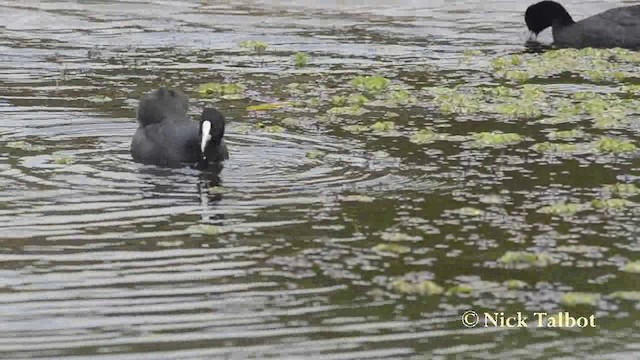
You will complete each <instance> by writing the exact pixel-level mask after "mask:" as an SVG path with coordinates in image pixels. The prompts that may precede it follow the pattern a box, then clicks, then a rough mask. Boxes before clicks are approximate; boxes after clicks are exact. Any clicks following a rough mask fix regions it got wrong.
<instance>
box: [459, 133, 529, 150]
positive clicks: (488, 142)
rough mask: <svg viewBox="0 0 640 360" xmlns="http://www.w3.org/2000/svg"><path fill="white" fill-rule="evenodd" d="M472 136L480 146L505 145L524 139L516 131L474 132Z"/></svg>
mask: <svg viewBox="0 0 640 360" xmlns="http://www.w3.org/2000/svg"><path fill="white" fill-rule="evenodd" d="M471 137H472V138H473V140H474V142H475V144H476V145H478V146H503V145H511V144H517V143H519V142H521V141H522V140H524V139H523V137H522V136H520V135H519V134H515V133H502V132H497V131H494V132H480V133H472V134H471Z"/></svg>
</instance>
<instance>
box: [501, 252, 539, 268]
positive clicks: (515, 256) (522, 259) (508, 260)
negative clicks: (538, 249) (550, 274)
mask: <svg viewBox="0 0 640 360" xmlns="http://www.w3.org/2000/svg"><path fill="white" fill-rule="evenodd" d="M498 262H501V263H503V264H505V265H529V266H546V265H549V264H550V263H551V257H550V256H549V255H548V254H546V253H531V252H526V251H507V252H506V253H505V254H504V255H502V256H501V257H500V258H499V259H498Z"/></svg>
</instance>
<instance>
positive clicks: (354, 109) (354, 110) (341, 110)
mask: <svg viewBox="0 0 640 360" xmlns="http://www.w3.org/2000/svg"><path fill="white" fill-rule="evenodd" d="M366 112H367V110H365V109H363V108H361V107H359V106H343V107H332V108H331V109H329V110H328V111H327V113H329V114H333V115H353V116H360V115H362V114H364V113H366Z"/></svg>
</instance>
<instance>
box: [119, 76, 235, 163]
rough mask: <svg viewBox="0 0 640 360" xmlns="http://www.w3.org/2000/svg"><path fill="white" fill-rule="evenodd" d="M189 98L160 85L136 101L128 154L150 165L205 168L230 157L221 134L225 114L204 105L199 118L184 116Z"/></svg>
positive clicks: (222, 132)
mask: <svg viewBox="0 0 640 360" xmlns="http://www.w3.org/2000/svg"><path fill="white" fill-rule="evenodd" d="M187 107H188V100H187V98H186V96H185V95H184V94H183V93H182V92H180V91H179V90H173V89H169V88H164V87H162V88H160V89H158V90H157V91H155V92H153V93H151V94H148V95H145V96H143V97H142V98H141V99H140V104H139V105H138V123H139V127H138V130H136V133H135V135H134V136H133V140H132V141H131V155H132V156H133V159H134V160H135V161H137V162H140V163H143V164H150V165H158V166H166V167H181V166H186V165H191V166H194V167H198V168H206V167H207V166H208V165H209V164H210V163H219V162H221V161H223V160H225V159H228V158H229V153H228V151H227V147H226V145H225V143H224V140H223V139H222V137H223V136H224V116H223V115H222V114H221V113H220V112H219V111H218V110H216V109H213V108H205V109H204V110H203V111H202V115H201V117H200V122H197V121H193V120H191V119H189V117H188V116H187Z"/></svg>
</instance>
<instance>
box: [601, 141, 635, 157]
mask: <svg viewBox="0 0 640 360" xmlns="http://www.w3.org/2000/svg"><path fill="white" fill-rule="evenodd" d="M595 145H596V149H597V150H598V151H600V152H606V153H613V154H618V153H625V152H631V151H635V150H636V149H637V147H636V146H635V145H634V144H633V143H632V142H631V141H627V140H618V139H614V138H610V137H603V138H601V139H600V140H598V141H597V142H596V144H595Z"/></svg>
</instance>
